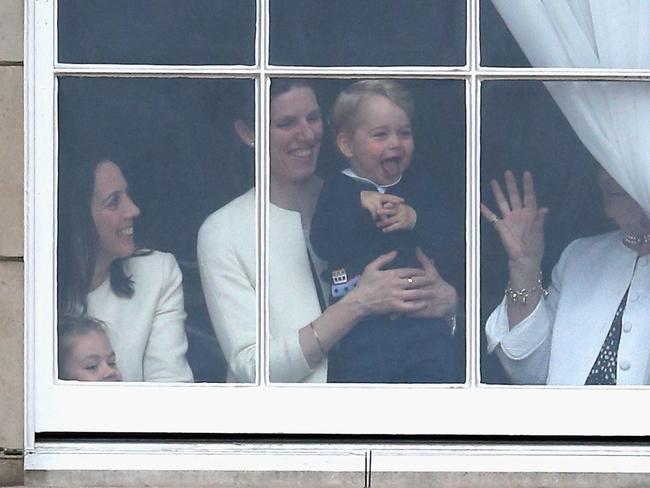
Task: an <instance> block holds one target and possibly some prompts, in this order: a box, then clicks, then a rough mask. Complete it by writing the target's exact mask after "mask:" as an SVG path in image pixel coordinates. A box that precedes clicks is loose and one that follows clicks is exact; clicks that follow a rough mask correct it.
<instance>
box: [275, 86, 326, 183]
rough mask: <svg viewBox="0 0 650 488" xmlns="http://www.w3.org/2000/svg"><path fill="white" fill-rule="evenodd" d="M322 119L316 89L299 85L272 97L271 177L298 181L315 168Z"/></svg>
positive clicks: (309, 174)
mask: <svg viewBox="0 0 650 488" xmlns="http://www.w3.org/2000/svg"><path fill="white" fill-rule="evenodd" d="M322 137H323V119H322V116H321V110H320V107H319V106H318V102H317V101H316V95H315V94H314V92H313V90H312V89H311V88H309V87H305V86H296V87H293V88H291V89H290V90H289V91H286V92H284V93H281V94H280V95H276V96H275V97H273V99H272V100H271V129H270V141H269V142H270V152H271V178H272V179H274V180H276V181H277V182H281V183H299V182H301V181H304V180H305V179H307V178H309V177H311V176H312V175H313V174H314V172H315V171H316V159H317V158H318V152H319V150H320V142H321V138H322Z"/></svg>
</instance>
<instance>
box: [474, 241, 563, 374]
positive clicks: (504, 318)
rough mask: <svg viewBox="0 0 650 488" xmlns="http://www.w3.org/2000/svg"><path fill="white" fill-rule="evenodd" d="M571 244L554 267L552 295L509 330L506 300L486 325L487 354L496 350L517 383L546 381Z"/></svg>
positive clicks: (550, 289) (550, 292)
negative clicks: (558, 304) (557, 309)
mask: <svg viewBox="0 0 650 488" xmlns="http://www.w3.org/2000/svg"><path fill="white" fill-rule="evenodd" d="M570 248H571V245H569V246H568V247H567V248H566V249H565V251H564V252H563V253H562V256H561V257H560V260H559V261H558V263H557V265H556V266H555V267H554V268H553V273H552V276H551V285H550V287H549V294H548V296H547V297H546V298H543V299H542V300H540V302H539V303H538V304H537V307H535V310H533V311H532V312H531V314H530V315H529V316H528V317H526V318H525V319H524V320H522V321H521V322H519V323H518V324H517V325H515V326H514V327H513V328H512V329H509V325H508V312H507V309H506V299H505V298H504V299H503V300H502V301H501V303H500V304H499V306H497V308H496V309H495V310H494V311H493V312H492V313H491V314H490V316H489V317H488V319H487V322H486V324H485V334H486V336H487V350H488V353H492V352H493V351H496V354H497V356H498V357H499V360H500V361H501V364H502V365H503V367H504V369H505V370H506V372H507V373H508V376H509V377H510V378H511V380H512V382H513V383H515V384H523V385H534V384H545V383H546V378H547V376H548V363H549V358H550V356H551V339H552V336H553V324H554V321H555V310H556V308H557V303H558V301H559V298H560V293H561V285H562V277H563V274H564V273H563V270H564V268H565V265H566V261H567V256H568V254H569V252H570Z"/></svg>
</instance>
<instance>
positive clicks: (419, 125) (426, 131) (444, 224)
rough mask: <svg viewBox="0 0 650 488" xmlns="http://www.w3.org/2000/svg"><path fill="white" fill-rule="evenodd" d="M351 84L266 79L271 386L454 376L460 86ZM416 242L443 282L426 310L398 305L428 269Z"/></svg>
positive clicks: (460, 362) (457, 368)
mask: <svg viewBox="0 0 650 488" xmlns="http://www.w3.org/2000/svg"><path fill="white" fill-rule="evenodd" d="M351 83H352V82H351V81H350V80H331V79H330V80H311V81H310V82H309V83H308V82H306V81H305V80H295V79H294V80H287V79H276V80H273V81H272V85H271V120H270V136H269V137H270V146H271V161H270V167H271V219H270V223H269V232H270V237H269V239H270V242H269V246H270V252H269V282H270V283H269V286H270V290H269V293H270V318H271V322H270V327H271V330H270V336H271V347H270V353H269V360H270V374H271V381H273V382H282V383H294V382H306V383H311V382H319V383H322V382H325V381H329V382H339V383H340V382H345V383H416V382H417V383H454V382H462V381H464V372H465V362H464V359H465V348H464V344H465V342H464V328H463V320H462V319H461V318H458V319H457V330H456V331H455V333H454V334H452V333H451V328H452V322H453V321H454V320H453V317H452V315H454V314H455V313H457V315H458V316H459V317H460V316H462V315H464V314H462V313H461V312H460V310H456V309H455V307H454V301H455V300H454V298H455V297H456V295H457V296H458V297H461V298H459V302H458V303H459V304H462V303H463V302H462V297H463V296H464V276H465V270H464V261H465V260H464V256H465V245H464V243H465V240H464V222H465V219H464V215H465V212H464V210H465V208H464V202H465V111H464V93H465V92H464V83H463V82H462V81H430V80H429V81H422V80H419V81H418V80H401V81H399V82H396V81H394V80H373V81H368V80H366V81H362V82H357V83H356V84H355V85H354V87H350V85H351ZM344 89H347V90H346V91H345V93H343V94H342V93H341V92H342V90H344ZM335 101H336V102H335ZM326 119H327V120H328V121H329V124H324V123H323V120H326ZM411 162H412V164H411ZM323 181H324V182H325V183H324V186H323ZM362 191H363V192H364V197H363V198H364V200H363V202H364V203H363V205H365V207H362V201H361V199H360V195H361V192H362ZM382 191H385V194H382V193H381V192H382ZM401 199H403V200H401ZM384 204H385V205H384ZM379 208H382V210H378V209H379ZM369 209H370V210H369ZM384 210H385V211H386V213H385V215H384V216H383V217H382V216H381V215H380V214H381V213H382V212H383V211H384ZM371 211H372V212H375V215H376V217H377V220H374V219H373V217H372V214H371ZM377 212H378V213H377ZM391 219H393V220H394V222H392V221H391ZM393 223H394V227H393V228H389V227H387V225H389V224H393ZM380 226H384V227H385V228H386V232H382V230H380ZM416 246H421V247H422V249H423V250H424V251H425V252H426V253H427V255H429V256H430V257H431V258H433V259H435V267H436V268H437V271H438V272H439V273H440V275H441V276H442V277H443V279H444V280H445V281H443V280H441V281H438V282H437V286H438V288H436V291H437V293H436V295H437V296H438V300H437V301H436V300H434V299H430V300H426V301H423V302H422V303H421V306H423V307H426V309H427V310H426V311H423V312H422V313H423V314H424V315H427V318H420V317H412V316H409V315H408V314H407V313H405V312H407V311H408V310H413V309H405V308H401V307H405V306H412V307H413V306H415V304H414V303H413V302H411V303H409V304H405V302H404V301H403V300H408V299H413V298H415V297H414V296H413V295H419V294H420V293H421V291H422V290H421V289H422V287H423V286H424V285H425V284H427V285H430V284H431V281H430V280H431V279H432V278H433V275H434V274H435V272H434V271H433V269H429V268H428V270H427V272H426V273H424V272H423V271H422V267H423V265H422V263H421V262H420V261H419V260H418V259H417V258H416V254H415V248H416ZM392 250H397V251H398V256H397V257H395V256H393V260H392V261H391V262H388V261H389V259H388V258H387V257H384V259H385V260H386V262H385V263H383V266H382V265H381V263H380V261H376V262H375V260H376V259H377V258H379V256H381V255H384V254H387V253H389V252H390V251H392ZM371 262H374V264H373V265H372V266H374V267H377V270H374V271H371V270H368V269H366V271H364V268H365V267H366V266H367V265H369V264H370V263H371ZM379 268H382V271H379ZM393 269H396V271H387V270H393ZM359 275H362V276H361V277H359ZM358 280H359V281H358ZM355 287H356V288H355ZM417 289H420V291H415V290H417ZM405 290H406V292H405ZM404 293H405V294H404ZM393 294H397V295H399V298H395V299H394V300H393V301H391V299H390V297H392V296H394V295H393ZM354 297H356V298H354ZM319 302H321V303H319ZM359 303H371V304H370V305H368V306H361V307H360V309H359V308H358V304H359ZM328 304H329V308H328V309H327V310H326V311H325V313H324V314H322V315H321V306H322V307H323V308H325V307H327V305H328ZM458 306H459V307H462V305H458ZM357 314H359V315H361V316H363V317H364V318H363V320H359V321H357V320H356V319H353V318H352V317H357V318H358V317H359V315H357ZM325 356H328V357H327V361H326V360H325Z"/></svg>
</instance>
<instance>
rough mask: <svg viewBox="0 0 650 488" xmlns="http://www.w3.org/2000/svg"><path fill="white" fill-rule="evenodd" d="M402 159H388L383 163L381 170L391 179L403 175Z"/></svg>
mask: <svg viewBox="0 0 650 488" xmlns="http://www.w3.org/2000/svg"><path fill="white" fill-rule="evenodd" d="M400 161H401V159H400V158H399V157H394V158H386V159H383V160H382V161H381V168H382V169H383V170H384V171H385V172H386V173H387V174H388V175H389V176H391V177H397V176H399V175H400V173H401V171H402V170H401V166H400Z"/></svg>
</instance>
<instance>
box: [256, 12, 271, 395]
mask: <svg viewBox="0 0 650 488" xmlns="http://www.w3.org/2000/svg"><path fill="white" fill-rule="evenodd" d="M257 8H258V23H257V39H256V41H257V49H258V58H257V61H258V66H259V78H258V82H257V84H256V89H257V93H256V100H257V109H256V113H257V122H256V126H257V127H256V134H257V142H256V146H255V147H256V151H255V153H256V154H255V156H256V160H257V168H258V171H257V172H256V177H255V179H256V188H257V203H258V216H259V219H258V227H257V229H258V239H257V245H258V254H257V255H258V263H257V265H258V270H257V271H258V275H257V276H258V285H259V286H258V288H257V290H258V296H257V299H258V324H259V327H260V328H259V329H258V341H257V344H258V348H257V349H258V362H257V365H258V372H257V381H258V384H261V385H263V386H267V385H268V384H269V382H270V366H269V360H268V358H269V346H270V344H269V337H270V334H269V330H270V317H269V275H268V253H267V251H268V249H269V207H270V196H269V194H270V191H269V172H270V168H269V161H270V157H269V143H268V137H267V136H268V128H269V120H270V105H269V90H270V87H271V85H270V81H269V78H268V74H267V67H268V61H269V23H270V20H269V2H268V0H258V2H257Z"/></svg>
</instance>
